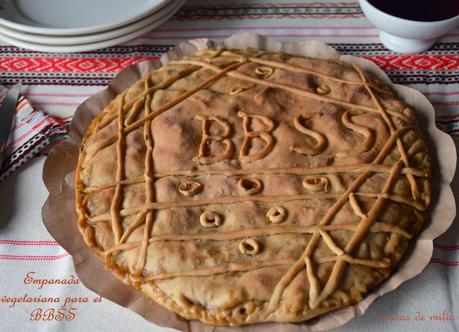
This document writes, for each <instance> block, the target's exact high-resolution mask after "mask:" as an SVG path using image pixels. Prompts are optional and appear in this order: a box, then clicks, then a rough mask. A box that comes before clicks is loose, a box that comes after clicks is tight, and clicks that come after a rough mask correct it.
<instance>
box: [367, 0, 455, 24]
mask: <svg viewBox="0 0 459 332" xmlns="http://www.w3.org/2000/svg"><path fill="white" fill-rule="evenodd" d="M368 2H369V3H371V4H372V5H373V6H375V7H376V8H378V9H380V10H381V11H383V12H385V13H387V14H390V15H393V16H397V17H401V18H404V19H407V20H412V21H425V22H431V21H441V20H446V19H448V18H451V17H454V16H456V15H459V0H368Z"/></svg>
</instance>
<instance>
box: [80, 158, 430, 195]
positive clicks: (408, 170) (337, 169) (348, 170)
mask: <svg viewBox="0 0 459 332" xmlns="http://www.w3.org/2000/svg"><path fill="white" fill-rule="evenodd" d="M365 171H372V172H374V173H389V172H390V167H389V166H385V165H375V164H360V165H344V166H329V167H317V168H303V167H286V168H259V169H223V170H177V171H170V172H156V173H155V178H157V179H158V178H164V177H168V176H187V177H193V176H203V175H205V176H211V175H227V176H231V175H254V174H266V175H270V174H292V175H319V174H359V173H362V172H365ZM400 173H401V174H403V175H406V174H412V175H413V176H416V177H422V178H427V177H428V176H429V174H428V173H427V172H425V171H423V170H419V169H416V168H412V167H404V168H402V170H401V172H400ZM144 181H145V177H144V176H140V177H137V178H133V179H128V180H123V181H121V182H120V183H121V184H137V183H142V182H144ZM114 186H116V182H114V183H109V184H105V185H101V186H94V187H86V188H85V189H84V192H85V193H92V192H97V191H99V190H104V189H108V188H111V187H114Z"/></svg>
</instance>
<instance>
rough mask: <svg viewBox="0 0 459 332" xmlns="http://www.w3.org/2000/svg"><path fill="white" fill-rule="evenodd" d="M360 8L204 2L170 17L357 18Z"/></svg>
mask: <svg viewBox="0 0 459 332" xmlns="http://www.w3.org/2000/svg"><path fill="white" fill-rule="evenodd" d="M360 17H363V13H362V10H361V9H360V6H359V4H358V3H357V2H338V3H327V2H325V1H324V2H312V3H268V4H260V3H258V4H215V5H214V4H212V5H210V4H206V5H194V6H184V7H183V8H181V9H180V10H179V11H178V13H177V14H175V16H174V19H176V20H180V21H191V20H224V19H226V20H228V19H230V20H234V19H244V18H249V19H272V18H277V19H279V18H321V19H323V18H328V19H333V18H360Z"/></svg>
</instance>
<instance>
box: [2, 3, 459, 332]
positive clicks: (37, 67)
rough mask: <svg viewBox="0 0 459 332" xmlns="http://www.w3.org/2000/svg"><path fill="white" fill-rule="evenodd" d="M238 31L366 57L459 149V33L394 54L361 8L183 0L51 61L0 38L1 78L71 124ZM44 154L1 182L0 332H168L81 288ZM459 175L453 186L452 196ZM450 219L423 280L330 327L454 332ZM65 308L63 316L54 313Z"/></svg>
mask: <svg viewBox="0 0 459 332" xmlns="http://www.w3.org/2000/svg"><path fill="white" fill-rule="evenodd" d="M238 32H253V33H259V34H263V35H265V36H268V37H270V38H273V39H277V40H281V41H301V40H305V39H317V40H320V41H324V42H327V43H329V44H331V45H332V46H333V47H335V48H336V49H337V50H338V51H340V52H341V53H342V54H352V55H356V56H361V57H365V58H367V59H369V60H371V61H374V62H375V63H376V64H378V65H379V66H380V67H381V68H383V69H384V70H385V71H386V73H387V74H388V75H389V76H390V78H391V79H392V81H393V82H394V83H399V84H403V85H407V86H410V87H412V88H415V89H417V90H419V91H421V92H422V93H423V94H424V95H425V96H427V98H429V100H430V101H431V102H432V104H433V105H434V107H435V109H436V121H437V126H438V127H439V128H440V129H442V130H444V131H446V132H447V133H448V134H450V135H451V136H452V137H453V138H454V139H455V141H456V145H457V142H459V30H456V31H451V32H450V33H448V34H447V35H446V36H444V37H442V38H441V39H439V40H438V42H437V43H436V44H435V46H434V47H433V48H432V49H431V50H430V51H428V52H426V53H423V54H419V55H398V54H394V53H393V52H390V51H388V50H387V49H385V48H384V46H383V45H382V44H381V43H380V41H379V39H378V30H377V29H376V28H375V27H374V26H373V25H372V24H371V23H370V22H369V21H368V20H367V19H366V18H365V17H364V15H363V13H362V11H361V10H360V7H359V5H358V2H357V1H346V2H343V1H337V0H333V1H325V0H323V1H322V2H317V1H314V0H306V1H299V0H297V1H295V2H292V1H278V2H273V1H270V2H268V1H259V0H252V1H251V0H242V1H212V0H191V1H188V2H187V3H186V4H185V6H184V7H183V8H182V9H181V10H180V11H179V12H178V13H177V14H176V15H175V16H174V17H173V18H172V19H171V20H170V21H168V22H167V23H165V24H164V25H162V26H161V27H159V28H158V29H156V30H155V31H152V32H150V33H148V34H146V35H144V36H142V37H140V38H137V39H135V40H133V41H131V42H129V43H126V44H123V45H119V46H116V47H110V48H106V49H101V50H97V51H93V52H86V53H74V54H50V53H38V52H33V51H28V50H24V49H19V48H16V47H13V46H9V45H7V44H4V43H0V80H1V83H2V84H13V83H16V82H17V81H18V80H21V81H22V84H23V90H22V91H23V94H24V95H25V97H26V98H28V99H29V100H30V102H31V103H32V105H33V107H34V108H37V109H40V110H43V111H45V112H47V113H49V114H51V115H53V116H55V117H56V118H59V119H60V120H62V121H63V122H67V123H69V122H70V121H71V119H72V115H73V113H74V111H75V109H76V107H77V106H78V105H79V104H80V103H81V102H82V101H83V100H85V99H86V98H87V97H88V96H90V95H92V94H94V93H96V92H98V91H99V90H101V89H103V88H104V86H105V85H107V84H108V83H109V81H110V80H111V79H112V78H113V77H114V76H115V75H116V73H117V72H119V71H120V70H121V69H123V68H125V67H126V66H129V65H131V64H133V63H136V62H139V61H143V60H149V59H153V60H154V59H158V58H159V57H160V56H161V54H162V53H164V52H166V51H167V50H168V49H169V48H170V47H171V46H173V45H174V44H176V43H178V42H180V41H183V40H187V39H193V38H201V37H206V38H212V39H215V40H218V39H222V38H226V37H228V36H230V35H232V34H234V33H238ZM44 159H45V156H44V155H41V156H39V157H35V158H33V159H32V160H31V161H29V162H28V163H27V164H26V165H24V166H22V167H21V168H20V169H19V170H17V171H16V172H15V173H13V174H12V175H10V176H9V177H8V178H6V179H5V180H4V181H3V182H1V183H0V317H1V319H0V331H12V330H17V329H20V330H22V331H62V330H65V331H77V330H88V329H92V330H94V331H126V330H129V331H141V330H142V331H143V330H147V329H148V330H155V331H156V330H157V331H166V330H167V329H164V328H160V327H158V326H155V325H152V324H151V323H149V322H147V321H145V320H144V319H143V318H141V317H140V316H138V315H136V314H134V313H132V312H130V311H129V310H127V309H124V308H122V307H120V306H118V305H116V304H114V303H111V302H110V301H108V300H104V299H101V298H99V297H98V295H97V294H95V293H93V292H91V291H90V290H88V289H86V288H85V287H84V286H83V285H82V284H81V283H79V282H78V279H77V278H76V275H75V272H74V268H73V263H72V258H71V256H70V255H69V254H68V253H66V252H65V250H64V249H62V248H61V247H60V246H59V245H58V244H57V243H56V242H55V241H54V240H53V239H52V238H51V236H50V235H49V234H48V232H47V231H46V229H45V227H44V226H43V224H42V221H41V214H40V211H41V206H42V205H43V203H44V201H45V199H46V196H47V191H46V189H45V187H44V185H43V182H42V179H41V171H42V167H43V162H44ZM457 180H458V177H456V178H455V180H454V182H453V187H454V188H453V189H454V191H455V193H456V197H459V181H457ZM458 222H459V220H456V221H455V223H454V224H453V226H452V227H451V229H450V230H449V231H448V232H447V233H445V234H444V235H443V236H441V237H440V238H439V239H437V240H436V241H435V249H434V254H433V258H432V260H431V262H430V264H429V265H428V267H427V268H426V270H425V271H424V272H423V273H422V274H421V275H419V276H418V277H416V278H414V279H412V280H410V281H408V282H406V283H405V284H403V285H402V286H401V287H400V288H399V289H397V291H396V292H392V293H390V294H387V295H385V296H384V297H383V298H381V299H379V300H378V301H376V303H374V304H373V305H372V306H371V307H370V308H369V310H368V311H367V312H366V314H365V315H363V316H360V317H357V318H355V319H353V320H352V321H351V322H349V323H348V324H346V325H344V326H342V327H340V328H338V329H336V330H335V331H356V330H362V331H368V330H371V331H413V330H415V329H416V330H417V331H432V330H435V329H436V330H438V331H457V330H459V324H457V320H458V319H459V307H458V305H459V301H458V299H459V290H458V285H459V226H458ZM63 304H65V305H66V306H65V310H63V311H59V309H60V308H61V307H62V305H63ZM71 308H73V309H72V310H70V309H71ZM51 309H52V310H51Z"/></svg>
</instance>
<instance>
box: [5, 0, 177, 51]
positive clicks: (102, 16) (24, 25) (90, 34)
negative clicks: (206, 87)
mask: <svg viewBox="0 0 459 332" xmlns="http://www.w3.org/2000/svg"><path fill="white" fill-rule="evenodd" d="M184 2H185V0H128V1H126V0H3V1H1V0H0V39H2V40H3V41H5V42H7V43H9V44H12V45H15V46H17V47H21V48H27V49H30V50H34V51H42V52H84V51H92V50H96V49H99V48H104V47H110V46H113V45H117V44H121V43H124V42H127V41H129V40H131V39H134V38H137V37H139V36H141V35H143V34H145V33H147V32H149V31H150V30H152V29H154V28H156V27H157V26H159V25H161V24H163V23H164V22H166V21H167V20H168V19H169V18H171V17H172V16H173V15H174V14H175V13H176V12H177V11H178V10H179V9H180V7H181V6H182V5H183V3H184Z"/></svg>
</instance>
